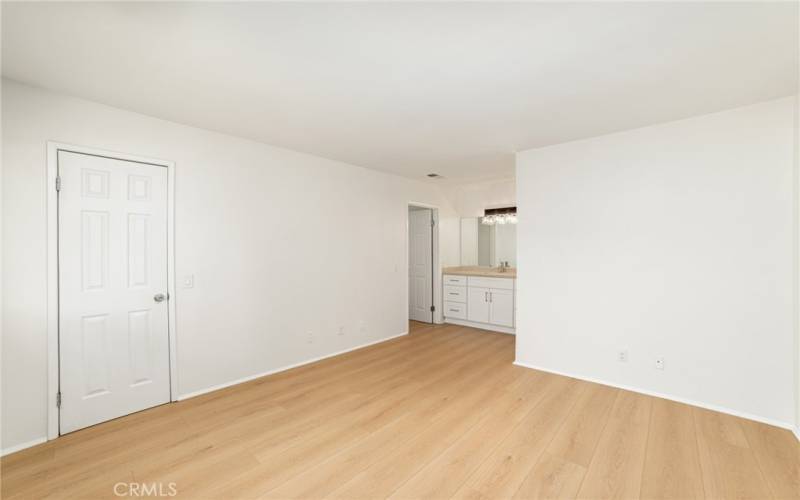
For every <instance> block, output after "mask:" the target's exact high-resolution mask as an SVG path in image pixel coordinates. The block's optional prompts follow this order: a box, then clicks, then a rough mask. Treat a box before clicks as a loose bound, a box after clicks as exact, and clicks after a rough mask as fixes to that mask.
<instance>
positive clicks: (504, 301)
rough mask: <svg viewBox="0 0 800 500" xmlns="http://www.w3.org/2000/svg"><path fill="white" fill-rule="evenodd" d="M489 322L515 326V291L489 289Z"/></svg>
mask: <svg viewBox="0 0 800 500" xmlns="http://www.w3.org/2000/svg"><path fill="white" fill-rule="evenodd" d="M489 323H491V324H493V325H500V326H508V327H513V326H514V291H513V290H498V289H497V288H492V289H490V290H489Z"/></svg>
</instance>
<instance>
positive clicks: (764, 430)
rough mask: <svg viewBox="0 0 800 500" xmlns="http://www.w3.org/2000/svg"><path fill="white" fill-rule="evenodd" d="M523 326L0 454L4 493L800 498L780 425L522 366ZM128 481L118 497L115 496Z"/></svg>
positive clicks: (250, 387)
mask: <svg viewBox="0 0 800 500" xmlns="http://www.w3.org/2000/svg"><path fill="white" fill-rule="evenodd" d="M513 358H514V337H513V336H510V335H504V334H497V333H490V332H485V331H480V330H475V329H471V328H465V327H459V326H452V325H447V326H428V325H421V324H413V325H412V328H411V333H410V335H408V336H405V337H401V338H398V339H394V340H391V341H388V342H385V343H382V344H378V345H375V346H372V347H368V348H365V349H361V350H358V351H354V352H351V353H348V354H345V355H341V356H337V357H335V358H331V359H328V360H325V361H321V362H318V363H315V364H313V365H307V366H304V367H301V368H297V369H294V370H290V371H287V372H283V373H280V374H277V375H273V376H270V377H265V378H261V379H258V380H255V381H252V382H248V383H245V384H241V385H238V386H235V387H231V388H228V389H224V390H221V391H217V392H214V393H210V394H207V395H204V396H200V397H197V398H193V399H190V400H187V401H183V402H180V403H175V404H169V405H165V406H161V407H158V408H153V409H151V410H147V411H144V412H140V413H137V414H134V415H130V416H128V417H124V418H120V419H117V420H114V421H111V422H107V423H105V424H101V425H97V426H95V427H92V428H89V429H84V430H82V431H78V432H75V433H72V434H69V435H66V436H63V437H61V438H59V439H57V440H54V441H51V442H49V443H46V444H43V445H40V446H37V447H34V448H30V449H28V450H24V451H21V452H18V453H15V454H13V455H9V456H7V457H4V458H3V459H2V497H3V498H44V497H53V498H65V497H72V498H75V497H79V498H99V497H107V498H115V497H114V492H113V488H114V485H115V484H116V483H120V482H123V483H131V482H134V483H145V484H153V483H156V484H158V483H161V484H162V485H163V486H162V487H163V488H164V490H163V491H164V492H166V493H169V490H168V489H166V488H167V487H168V486H167V485H168V484H169V483H175V487H176V489H177V492H178V497H183V498H226V499H230V498H275V499H284V498H323V497H324V498H349V499H354V498H396V499H405V498H468V497H469V498H478V497H483V498H576V497H578V498H594V499H597V498H681V499H684V498H701V497H706V498H725V499H733V498H798V497H800V482H799V481H798V476H799V475H800V447H799V446H798V442H797V441H796V439H795V437H794V436H793V435H792V434H791V433H790V432H789V431H787V430H784V429H779V428H776V427H770V426H768V425H764V424H759V423H756V422H752V421H749V420H743V419H741V418H736V417H732V416H729V415H724V414H721V413H716V412H712V411H707V410H703V409H699V408H695V407H690V406H686V405H683V404H679V403H674V402H670V401H667V400H663V399H657V398H653V397H649V396H643V395H640V394H636V393H633V392H628V391H623V390H619V389H614V388H611V387H606V386H602V385H598V384H592V383H588V382H583V381H579V380H575V379H570V378H567V377H561V376H556V375H551V374H547V373H543V372H539V371H535V370H529V369H526V368H521V367H517V366H514V365H512V361H513ZM120 491H123V490H120Z"/></svg>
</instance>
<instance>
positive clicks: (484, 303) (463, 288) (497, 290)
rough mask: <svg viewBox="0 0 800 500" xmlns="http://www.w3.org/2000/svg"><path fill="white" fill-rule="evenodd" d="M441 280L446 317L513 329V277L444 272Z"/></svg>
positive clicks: (491, 326)
mask: <svg viewBox="0 0 800 500" xmlns="http://www.w3.org/2000/svg"><path fill="white" fill-rule="evenodd" d="M442 281H443V283H444V288H443V296H444V306H445V307H444V317H445V321H447V322H449V323H456V324H459V325H466V326H474V327H476V328H483V329H486V330H495V331H500V332H504V333H514V285H515V280H514V278H494V277H485V276H452V275H445V276H444V279H443V280H442Z"/></svg>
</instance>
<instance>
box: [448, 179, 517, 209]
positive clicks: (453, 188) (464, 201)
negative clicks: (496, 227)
mask: <svg viewBox="0 0 800 500" xmlns="http://www.w3.org/2000/svg"><path fill="white" fill-rule="evenodd" d="M442 190H443V191H444V193H445V195H446V196H447V197H448V199H449V200H450V204H451V205H452V206H453V208H454V209H455V210H456V211H457V212H458V214H459V215H461V217H482V216H483V210H484V209H486V208H498V207H509V206H514V205H515V204H516V200H517V198H516V195H517V193H516V184H515V182H514V179H513V178H505V177H502V178H497V179H486V180H481V181H472V182H463V183H456V184H442Z"/></svg>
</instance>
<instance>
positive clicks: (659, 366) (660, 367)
mask: <svg viewBox="0 0 800 500" xmlns="http://www.w3.org/2000/svg"><path fill="white" fill-rule="evenodd" d="M656 369H657V370H663V369H664V358H656Z"/></svg>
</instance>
